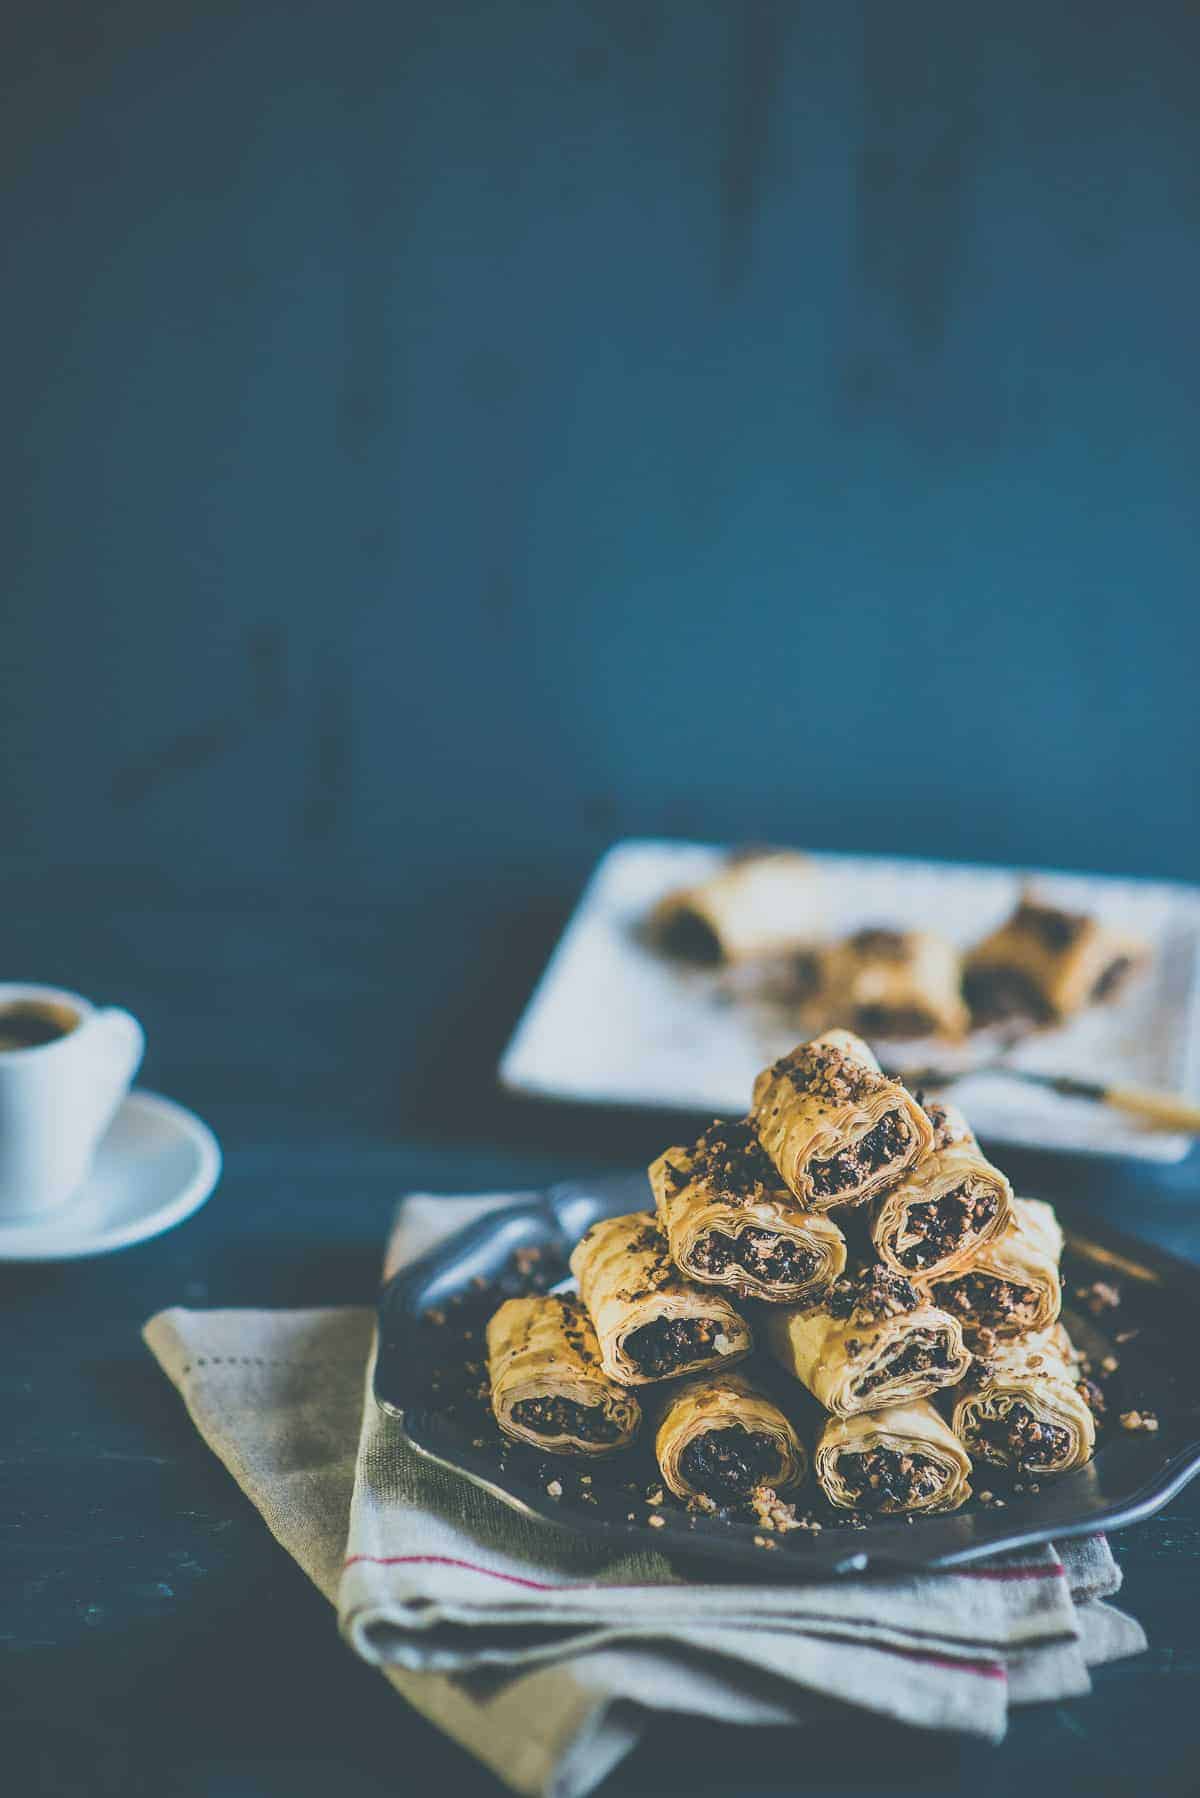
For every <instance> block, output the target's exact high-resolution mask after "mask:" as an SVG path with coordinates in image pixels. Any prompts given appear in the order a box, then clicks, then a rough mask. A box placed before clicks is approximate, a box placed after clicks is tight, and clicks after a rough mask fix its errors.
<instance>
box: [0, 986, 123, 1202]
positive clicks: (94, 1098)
mask: <svg viewBox="0 0 1200 1798" xmlns="http://www.w3.org/2000/svg"><path fill="white" fill-rule="evenodd" d="M145 1047H146V1038H145V1035H144V1033H143V1030H142V1027H141V1025H140V1024H139V1023H138V1021H137V1019H136V1018H135V1017H132V1016H131V1015H130V1014H129V1012H127V1011H121V1010H120V1009H119V1008H118V1007H114V1006H107V1007H105V1008H104V1009H103V1010H100V1009H98V1008H97V1007H96V1006H94V1005H90V1004H89V1003H88V1001H87V1000H86V999H81V998H80V996H79V994H78V993H68V992H64V991H63V989H62V988H61V987H56V986H31V985H29V984H28V983H27V982H23V981H22V982H15V981H6V982H0V1221H7V1220H9V1219H14V1218H23V1217H36V1216H39V1215H40V1214H41V1213H43V1212H46V1211H52V1210H53V1209H54V1207H55V1206H57V1205H61V1204H63V1203H64V1202H65V1201H66V1200H67V1199H69V1198H70V1197H71V1194H72V1193H73V1192H75V1191H76V1190H77V1189H78V1187H79V1186H80V1185H81V1184H82V1183H83V1180H84V1177H85V1176H86V1174H87V1171H88V1166H89V1164H90V1162H91V1159H92V1155H93V1153H94V1151H95V1148H96V1145H97V1143H98V1142H99V1141H100V1138H101V1137H102V1136H103V1135H104V1132H105V1131H106V1130H107V1128H108V1126H109V1124H110V1123H111V1122H112V1118H113V1114H114V1113H115V1111H116V1109H117V1107H118V1105H119V1104H120V1103H121V1100H122V1099H123V1098H124V1097H125V1094H126V1093H127V1092H128V1091H129V1088H130V1086H131V1085H132V1083H133V1077H134V1075H135V1074H136V1073H137V1071H138V1068H139V1067H140V1066H141V1061H142V1055H143V1052H144V1050H145Z"/></svg>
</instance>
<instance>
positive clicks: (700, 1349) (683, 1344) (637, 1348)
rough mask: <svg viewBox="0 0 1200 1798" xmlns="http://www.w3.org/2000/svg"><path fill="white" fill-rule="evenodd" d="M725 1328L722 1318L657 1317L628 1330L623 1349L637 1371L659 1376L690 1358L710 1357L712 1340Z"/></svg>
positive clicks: (703, 1358)
mask: <svg viewBox="0 0 1200 1798" xmlns="http://www.w3.org/2000/svg"><path fill="white" fill-rule="evenodd" d="M724 1330H725V1325H724V1322H723V1321H721V1320H719V1319H717V1318H714V1317H656V1318H654V1319H653V1321H652V1322H650V1323H648V1324H642V1325H641V1326H640V1327H639V1328H638V1329H636V1330H631V1331H630V1333H629V1335H628V1336H627V1337H626V1338H625V1353H626V1354H627V1355H628V1356H629V1359H630V1360H631V1361H632V1362H633V1364H634V1366H635V1367H636V1368H637V1370H638V1372H639V1373H643V1374H645V1375H646V1376H647V1378H648V1379H653V1380H661V1379H662V1378H663V1377H664V1376H665V1375H666V1374H669V1373H678V1372H679V1371H680V1369H681V1368H684V1367H690V1366H691V1364H692V1362H693V1361H710V1360H711V1359H712V1357H713V1355H714V1354H715V1353H716V1350H715V1349H714V1347H713V1343H714V1342H715V1341H716V1339H717V1337H718V1336H720V1335H723V1334H724Z"/></svg>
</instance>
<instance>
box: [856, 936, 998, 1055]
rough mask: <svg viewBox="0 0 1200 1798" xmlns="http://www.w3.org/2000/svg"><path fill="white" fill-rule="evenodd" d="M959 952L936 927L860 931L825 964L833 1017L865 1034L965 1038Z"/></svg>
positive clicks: (965, 1011)
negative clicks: (938, 934) (927, 928)
mask: <svg viewBox="0 0 1200 1798" xmlns="http://www.w3.org/2000/svg"><path fill="white" fill-rule="evenodd" d="M961 987H962V968H961V963H960V958H959V954H958V951H957V950H956V949H955V948H954V946H953V945H952V944H951V943H949V942H947V941H946V939H945V937H941V936H937V935H935V934H934V932H933V931H931V930H887V929H883V928H880V927H872V928H870V929H867V930H859V931H856V932H855V934H854V935H853V936H850V937H847V938H846V939H845V941H844V942H841V943H838V944H836V945H835V946H834V947H833V948H832V949H831V950H830V952H829V954H828V957H827V958H826V962H825V980H824V993H825V1003H826V1006H827V1009H828V1013H829V1016H830V1017H831V1018H835V1019H836V1020H837V1022H838V1023H839V1024H844V1025H845V1026H846V1027H847V1028H848V1029H850V1030H856V1031H857V1032H858V1033H859V1035H860V1036H865V1037H917V1036H942V1037H948V1038H950V1039H951V1040H957V1039H958V1038H960V1037H962V1036H965V1035H966V1032H967V1027H968V1025H969V1023H970V1018H969V1015H968V1012H967V1008H966V1006H965V1005H964V1004H963V1000H962V991H961Z"/></svg>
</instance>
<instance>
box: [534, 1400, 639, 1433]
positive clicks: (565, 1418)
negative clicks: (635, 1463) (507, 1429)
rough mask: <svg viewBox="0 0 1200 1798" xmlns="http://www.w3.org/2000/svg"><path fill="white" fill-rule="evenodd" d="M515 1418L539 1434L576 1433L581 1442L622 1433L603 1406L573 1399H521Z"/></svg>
mask: <svg viewBox="0 0 1200 1798" xmlns="http://www.w3.org/2000/svg"><path fill="white" fill-rule="evenodd" d="M512 1419H513V1422H514V1423H519V1424H520V1425H521V1426H522V1428H523V1429H527V1430H536V1431H537V1433H538V1435H539V1436H575V1437H577V1438H578V1440H579V1441H580V1442H615V1441H616V1440H617V1438H618V1437H619V1436H620V1434H621V1430H620V1426H619V1425H618V1424H617V1422H616V1420H615V1419H614V1418H612V1417H610V1416H609V1415H608V1413H607V1412H606V1411H605V1409H604V1407H603V1405H581V1404H579V1403H578V1402H577V1400H575V1399H573V1398H559V1397H557V1396H556V1397H554V1398H522V1399H518V1401H517V1403H516V1404H515V1405H514V1406H513V1408H512Z"/></svg>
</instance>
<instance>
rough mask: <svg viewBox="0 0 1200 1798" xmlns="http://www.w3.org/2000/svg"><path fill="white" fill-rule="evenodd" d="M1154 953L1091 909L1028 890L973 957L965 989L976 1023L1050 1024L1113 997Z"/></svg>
mask: <svg viewBox="0 0 1200 1798" xmlns="http://www.w3.org/2000/svg"><path fill="white" fill-rule="evenodd" d="M1145 959H1146V946H1145V944H1144V943H1141V942H1139V941H1137V940H1135V939H1134V938H1132V937H1129V936H1127V935H1125V934H1124V933H1123V932H1121V931H1117V930H1113V929H1112V928H1111V927H1110V926H1109V925H1107V924H1102V923H1101V922H1100V920H1099V919H1098V918H1092V917H1088V916H1087V915H1086V914H1085V913H1083V912H1071V911H1064V910H1063V909H1062V908H1061V907H1059V906H1057V905H1050V904H1046V903H1044V902H1042V901H1039V900H1037V899H1036V898H1032V897H1029V896H1026V897H1025V898H1023V899H1022V900H1021V902H1020V904H1019V905H1018V906H1017V908H1016V910H1015V911H1014V912H1013V914H1012V916H1011V917H1010V918H1009V919H1008V920H1007V921H1006V922H1005V923H1004V924H1002V925H1001V926H1000V928H999V929H998V930H994V931H993V932H992V934H991V935H990V936H988V937H985V938H984V940H983V942H981V943H978V944H977V945H976V946H975V948H974V949H972V951H971V953H970V954H969V955H968V957H967V960H966V965H965V968H964V972H963V990H964V992H965V994H966V997H967V1003H968V1004H969V1006H970V1008H971V1012H972V1015H973V1016H974V1018H975V1021H976V1022H977V1023H980V1024H988V1023H994V1022H998V1021H1001V1020H1003V1019H1006V1018H1010V1017H1022V1018H1027V1019H1029V1020H1031V1021H1032V1022H1033V1023H1036V1024H1049V1023H1053V1022H1055V1021H1057V1020H1061V1019H1063V1018H1069V1017H1071V1016H1072V1015H1073V1014H1074V1013H1075V1012H1077V1011H1079V1010H1080V1009H1081V1008H1082V1007H1083V1006H1085V1005H1090V1004H1096V1003H1099V1002H1101V1001H1103V1000H1106V999H1110V998H1112V997H1113V995H1114V994H1115V993H1116V992H1118V991H1119V989H1120V988H1121V987H1122V986H1123V985H1124V984H1125V982H1126V980H1127V979H1128V978H1129V977H1130V976H1131V975H1132V974H1134V973H1135V972H1136V971H1137V969H1138V968H1139V966H1141V964H1142V963H1144V961H1145Z"/></svg>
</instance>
